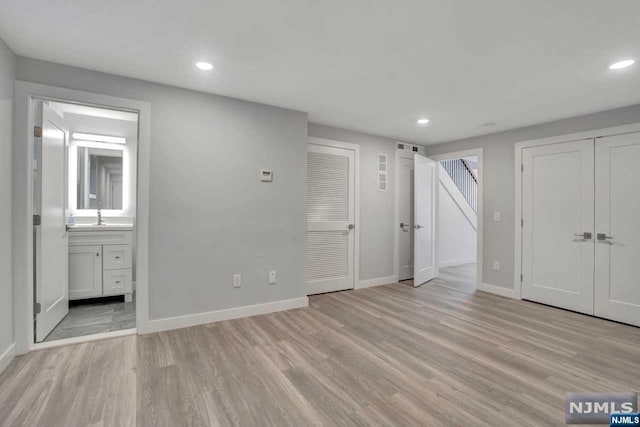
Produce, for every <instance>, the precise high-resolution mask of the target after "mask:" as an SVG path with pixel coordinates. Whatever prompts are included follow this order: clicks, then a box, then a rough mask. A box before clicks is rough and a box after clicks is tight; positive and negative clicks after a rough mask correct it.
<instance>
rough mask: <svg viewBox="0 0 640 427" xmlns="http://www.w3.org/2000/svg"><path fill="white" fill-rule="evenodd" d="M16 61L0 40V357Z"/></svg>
mask: <svg viewBox="0 0 640 427" xmlns="http://www.w3.org/2000/svg"><path fill="white" fill-rule="evenodd" d="M15 72H16V57H15V55H14V54H13V52H11V50H10V49H9V48H8V47H7V45H6V44H5V43H4V41H3V40H2V39H0V355H2V354H3V353H4V352H5V351H6V350H7V349H8V348H9V346H11V344H12V343H13V279H12V267H11V266H12V259H11V238H12V232H11V230H12V229H13V226H12V223H11V220H12V214H11V208H12V204H11V182H12V180H11V173H12V171H11V152H12V150H11V146H12V144H11V141H12V137H13V80H14V78H15Z"/></svg>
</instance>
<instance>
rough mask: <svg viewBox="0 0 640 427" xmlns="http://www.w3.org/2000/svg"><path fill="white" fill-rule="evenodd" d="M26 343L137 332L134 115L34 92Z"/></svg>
mask: <svg viewBox="0 0 640 427" xmlns="http://www.w3.org/2000/svg"><path fill="white" fill-rule="evenodd" d="M31 114H32V120H33V123H34V132H33V140H32V143H33V147H32V153H33V157H32V159H31V165H32V168H31V170H32V174H33V176H32V180H33V191H32V206H33V210H32V212H33V218H34V222H33V236H34V239H33V260H34V287H33V290H34V293H33V303H34V319H33V320H34V342H36V343H39V342H52V341H58V340H66V339H72V338H78V337H86V336H91V335H96V334H104V333H110V332H117V331H129V330H132V331H134V330H135V327H136V305H135V295H136V292H135V275H136V263H135V257H134V254H135V250H134V248H135V247H136V239H135V235H136V233H135V231H136V230H135V227H136V201H137V197H136V193H137V186H136V176H137V172H136V166H137V147H138V113H137V112H130V111H121V110H114V109H109V108H103V107H95V106H89V105H82V104H77V103H70V102H63V101H57V100H50V99H40V98H34V99H33V103H32V111H31Z"/></svg>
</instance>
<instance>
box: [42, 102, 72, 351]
mask: <svg viewBox="0 0 640 427" xmlns="http://www.w3.org/2000/svg"><path fill="white" fill-rule="evenodd" d="M41 105H42V104H41ZM41 117H42V138H41V141H42V143H41V147H40V158H39V162H38V167H39V175H40V178H41V179H39V180H38V181H39V182H40V197H41V199H40V217H41V225H40V226H37V227H35V229H36V231H35V235H36V302H37V303H38V304H40V312H39V313H37V314H36V341H37V342H40V341H42V340H44V339H45V338H46V336H47V335H48V334H49V332H51V330H53V328H55V326H56V325H57V324H58V323H59V322H60V321H61V320H62V319H63V318H64V316H66V315H67V313H68V312H69V281H68V269H69V248H68V246H69V245H68V236H67V229H66V218H65V202H66V192H65V189H66V164H67V162H66V157H67V142H68V140H69V139H68V137H69V131H68V128H67V127H66V126H65V124H64V121H63V119H62V117H60V116H59V115H58V114H57V113H56V112H55V111H53V110H51V109H50V108H49V107H48V106H46V105H42V115H41ZM36 191H37V189H36Z"/></svg>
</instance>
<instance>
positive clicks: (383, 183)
mask: <svg viewBox="0 0 640 427" xmlns="http://www.w3.org/2000/svg"><path fill="white" fill-rule="evenodd" d="M398 145H400V144H398ZM387 176H388V164H387V155H386V154H378V191H387V189H388V187H389V184H388V181H387Z"/></svg>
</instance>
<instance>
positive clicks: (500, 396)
mask: <svg viewBox="0 0 640 427" xmlns="http://www.w3.org/2000/svg"><path fill="white" fill-rule="evenodd" d="M474 269H475V267H474V266H473V265H472V266H461V267H452V268H449V269H443V271H442V274H441V277H440V278H438V279H437V280H434V281H433V282H431V283H429V284H426V285H423V286H422V287H419V288H413V287H412V286H411V284H410V283H405V282H403V283H398V284H393V285H387V286H379V287H375V288H369V289H363V290H356V291H347V292H337V293H330V294H324V295H317V296H313V297H310V306H309V307H308V308H304V309H298V310H291V311H287V312H280V313H273V314H268V315H263V316H256V317H251V318H246V319H238V320H231V321H225V322H219V323H212V324H209V325H203V326H197V327H192V328H187V329H180V330H175V331H167V332H161V333H156V334H150V335H143V336H138V337H135V336H132V337H124V338H116V339H110V340H104V341H94V342H90V343H84V344H80V345H73V346H66V347H59V348H54V349H48V350H41V351H35V352H32V353H30V354H28V355H25V356H22V357H18V358H16V360H15V361H14V362H12V364H11V365H10V366H9V367H8V368H7V369H6V370H5V372H3V373H2V374H1V375H0V426H11V427H15V426H47V427H52V426H134V425H138V426H145V427H146V426H154V427H155V426H307V425H309V426H312V425H328V426H333V425H336V426H337V425H339V426H369V425H387V426H388V425H425V426H452V425H460V426H463V425H464V426H469V425H472V426H476V425H478V426H480V425H486V426H497V425H521V426H553V425H558V426H561V425H565V423H564V397H565V393H566V392H568V391H630V390H634V391H637V390H638V389H639V388H640V328H635V327H632V326H627V325H622V324H619V323H615V322H609V321H606V320H602V319H597V318H593V317H589V316H584V315H580V314H576V313H572V312H568V311H563V310H559V309H555V308H552V307H547V306H544V305H539V304H535V303H531V302H527V301H516V300H510V299H506V298H502V297H499V296H494V295H491V294H487V293H483V292H474V291H473V286H472V283H473V280H474V278H473V272H474Z"/></svg>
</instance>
